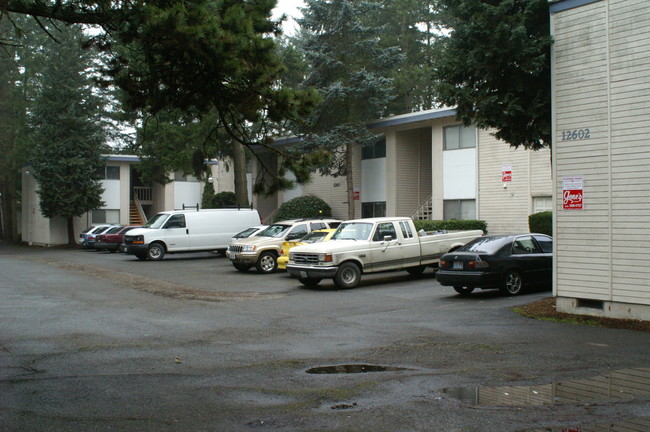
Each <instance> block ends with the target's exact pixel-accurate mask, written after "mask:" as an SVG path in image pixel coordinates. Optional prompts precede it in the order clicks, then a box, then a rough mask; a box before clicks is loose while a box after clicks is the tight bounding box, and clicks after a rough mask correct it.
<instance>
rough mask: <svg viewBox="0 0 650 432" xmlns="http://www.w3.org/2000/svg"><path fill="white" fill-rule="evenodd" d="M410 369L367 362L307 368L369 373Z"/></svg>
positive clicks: (326, 372)
mask: <svg viewBox="0 0 650 432" xmlns="http://www.w3.org/2000/svg"><path fill="white" fill-rule="evenodd" d="M403 370H408V369H407V368H401V367H395V366H378V365H367V364H349V365H335V366H319V367H314V368H311V369H307V370H306V372H307V373H309V374H346V373H368V372H394V371H403Z"/></svg>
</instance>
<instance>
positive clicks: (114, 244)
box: [95, 225, 142, 253]
mask: <svg viewBox="0 0 650 432" xmlns="http://www.w3.org/2000/svg"><path fill="white" fill-rule="evenodd" d="M134 228H142V226H141V225H129V226H125V227H115V228H113V229H110V230H109V231H108V232H106V233H104V234H100V235H98V236H97V242H95V249H96V250H107V251H109V252H111V253H112V252H118V251H119V252H122V242H123V241H124V234H126V233H127V232H129V231H131V230H132V229H134Z"/></svg>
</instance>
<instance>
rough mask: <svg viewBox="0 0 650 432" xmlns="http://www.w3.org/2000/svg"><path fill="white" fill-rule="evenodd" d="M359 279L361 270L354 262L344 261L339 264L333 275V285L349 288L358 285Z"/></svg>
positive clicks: (339, 287)
mask: <svg viewBox="0 0 650 432" xmlns="http://www.w3.org/2000/svg"><path fill="white" fill-rule="evenodd" d="M360 281H361V270H360V269H359V266H357V265H356V264H354V263H351V262H346V263H343V264H341V265H340V266H339V270H338V271H337V272H336V275H335V276H334V285H336V287H337V288H338V289H350V288H354V287H356V286H357V285H359V282H360Z"/></svg>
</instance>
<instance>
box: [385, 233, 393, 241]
mask: <svg viewBox="0 0 650 432" xmlns="http://www.w3.org/2000/svg"><path fill="white" fill-rule="evenodd" d="M392 240H393V236H390V235H387V236H384V241H385V242H389V241H392Z"/></svg>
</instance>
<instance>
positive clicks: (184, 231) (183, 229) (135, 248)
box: [123, 209, 260, 261]
mask: <svg viewBox="0 0 650 432" xmlns="http://www.w3.org/2000/svg"><path fill="white" fill-rule="evenodd" d="M259 224H260V215H259V213H257V210H252V209H208V210H200V211H197V210H174V211H166V212H162V213H158V214H157V215H155V216H154V217H152V218H151V219H150V220H149V221H148V222H147V223H146V224H144V225H143V227H142V228H137V229H134V230H131V231H129V233H128V234H127V235H125V236H124V244H123V246H124V250H125V251H126V253H128V254H130V255H135V256H136V257H138V259H141V260H146V259H150V260H156V261H157V260H161V259H163V256H165V254H166V253H170V254H171V253H180V252H206V251H208V252H209V251H219V252H222V253H225V251H226V249H227V248H228V244H229V243H230V239H231V238H232V237H233V236H234V235H235V234H237V233H238V232H240V231H242V230H243V229H246V228H248V227H251V226H253V225H259Z"/></svg>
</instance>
